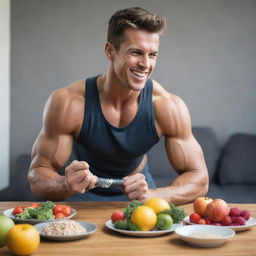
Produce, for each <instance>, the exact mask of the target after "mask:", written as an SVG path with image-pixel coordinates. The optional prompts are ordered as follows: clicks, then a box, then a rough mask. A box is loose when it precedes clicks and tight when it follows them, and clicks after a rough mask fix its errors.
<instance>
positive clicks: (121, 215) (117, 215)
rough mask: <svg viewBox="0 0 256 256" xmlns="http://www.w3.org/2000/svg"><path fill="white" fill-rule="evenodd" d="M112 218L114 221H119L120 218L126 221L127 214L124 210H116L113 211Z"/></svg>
mask: <svg viewBox="0 0 256 256" xmlns="http://www.w3.org/2000/svg"><path fill="white" fill-rule="evenodd" d="M111 220H112V222H113V223H115V222H117V221H118V220H121V221H124V220H125V215H124V213H123V212H121V211H118V210H116V211H114V212H113V213H112V215H111Z"/></svg>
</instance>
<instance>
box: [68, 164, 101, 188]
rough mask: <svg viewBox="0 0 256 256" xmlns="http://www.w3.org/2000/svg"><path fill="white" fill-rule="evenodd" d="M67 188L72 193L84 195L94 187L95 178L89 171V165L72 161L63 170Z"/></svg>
mask: <svg viewBox="0 0 256 256" xmlns="http://www.w3.org/2000/svg"><path fill="white" fill-rule="evenodd" d="M65 176H66V182H67V185H68V188H69V190H70V191H72V192H74V193H84V192H86V191H88V190H90V189H93V188H94V187H95V184H96V181H97V177H96V176H95V175H93V174H92V173H91V172H90V170H89V164H88V163H87V162H84V161H77V160H74V161H73V162H72V163H71V164H70V165H69V166H67V167H66V169H65Z"/></svg>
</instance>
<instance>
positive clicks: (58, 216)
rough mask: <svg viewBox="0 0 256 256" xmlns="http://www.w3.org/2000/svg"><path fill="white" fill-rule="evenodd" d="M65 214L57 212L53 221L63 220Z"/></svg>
mask: <svg viewBox="0 0 256 256" xmlns="http://www.w3.org/2000/svg"><path fill="white" fill-rule="evenodd" d="M65 217H66V216H65V214H64V213H63V212H57V214H56V215H55V219H62V218H65Z"/></svg>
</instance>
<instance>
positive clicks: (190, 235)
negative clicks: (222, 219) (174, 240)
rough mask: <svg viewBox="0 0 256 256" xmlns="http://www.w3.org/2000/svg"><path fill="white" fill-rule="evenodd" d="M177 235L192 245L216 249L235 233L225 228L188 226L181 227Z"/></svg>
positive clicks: (177, 230)
mask: <svg viewBox="0 0 256 256" xmlns="http://www.w3.org/2000/svg"><path fill="white" fill-rule="evenodd" d="M175 233H176V234H177V235H178V236H179V237H180V238H181V239H182V240H184V241H186V242H187V243H189V244H190V245H193V246H197V247H216V246H220V245H222V244H223V243H224V242H225V241H226V240H228V239H229V238H231V237H233V236H234V235H235V231H234V230H232V229H230V228H227V227H223V226H209V225H187V226H183V227H179V228H177V229H176V230H175Z"/></svg>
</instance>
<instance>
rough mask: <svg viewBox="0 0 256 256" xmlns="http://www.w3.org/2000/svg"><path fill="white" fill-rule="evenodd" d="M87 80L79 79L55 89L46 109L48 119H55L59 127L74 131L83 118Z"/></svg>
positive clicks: (45, 113)
mask: <svg viewBox="0 0 256 256" xmlns="http://www.w3.org/2000/svg"><path fill="white" fill-rule="evenodd" d="M84 83H85V81H84V80H79V81H76V82H74V83H72V84H70V85H68V86H66V87H62V88H59V89H56V90H54V91H53V92H52V93H51V95H50V97H49V98H48V100H47V102H46V106H45V110H44V117H45V119H46V121H47V120H54V125H56V126H57V127H65V129H66V130H68V131H74V130H75V129H76V127H77V126H79V124H80V122H81V119H82V118H83V110H84V102H85V86H84Z"/></svg>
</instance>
